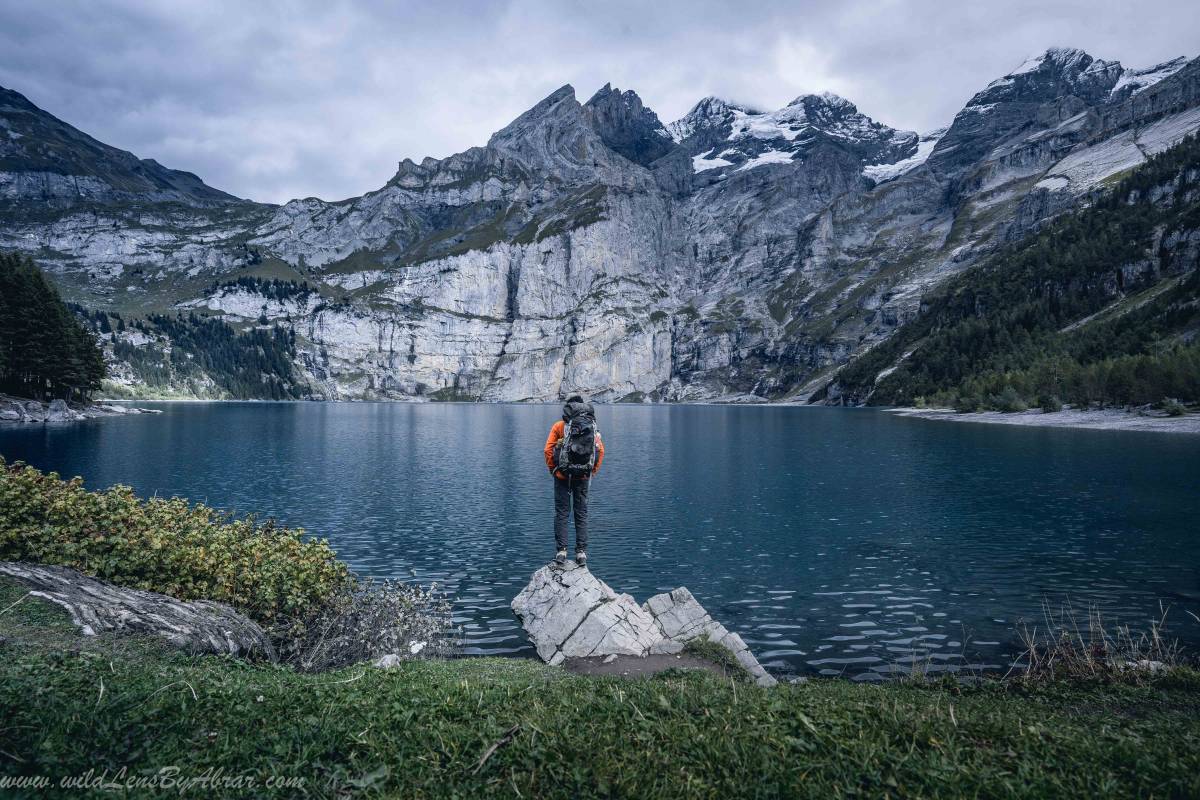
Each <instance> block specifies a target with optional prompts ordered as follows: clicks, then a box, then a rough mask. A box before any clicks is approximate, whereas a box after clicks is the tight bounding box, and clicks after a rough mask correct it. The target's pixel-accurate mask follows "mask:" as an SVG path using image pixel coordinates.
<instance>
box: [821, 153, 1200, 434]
mask: <svg viewBox="0 0 1200 800" xmlns="http://www.w3.org/2000/svg"><path fill="white" fill-rule="evenodd" d="M1198 230H1200V141H1198V140H1197V139H1196V138H1195V137H1192V138H1190V139H1188V140H1186V141H1184V142H1183V143H1181V144H1180V145H1178V146H1177V147H1175V148H1172V149H1171V150H1168V151H1167V152H1165V153H1162V154H1160V155H1158V156H1155V157H1154V158H1152V159H1150V161H1149V162H1147V163H1146V164H1144V165H1143V166H1142V167H1140V168H1139V169H1137V170H1136V171H1134V172H1133V173H1132V174H1131V175H1130V176H1129V177H1127V178H1125V179H1124V180H1122V181H1121V182H1120V183H1119V185H1118V186H1117V187H1116V188H1115V189H1114V190H1113V191H1112V192H1110V193H1108V194H1106V195H1104V196H1103V197H1101V198H1100V199H1098V200H1097V201H1096V202H1095V203H1094V204H1093V205H1092V206H1091V207H1089V208H1086V209H1085V210H1082V211H1079V212H1077V213H1074V214H1070V215H1067V216H1064V217H1063V218H1061V219H1059V220H1057V221H1055V222H1053V223H1051V224H1050V225H1049V226H1047V227H1046V228H1045V229H1043V230H1042V231H1041V232H1039V233H1036V234H1034V235H1032V236H1030V237H1028V238H1026V239H1025V240H1023V241H1022V242H1021V243H1019V244H1018V245H1016V246H1015V247H1013V248H1011V249H1009V250H1007V251H1005V252H1003V253H1000V254H998V255H997V256H995V257H992V258H991V259H989V260H987V261H986V262H984V263H983V264H981V265H980V266H978V267H976V268H973V269H970V270H968V271H966V272H964V273H963V274H962V275H960V276H958V277H956V278H954V279H952V280H950V281H949V282H948V284H947V285H946V286H945V288H943V289H942V290H940V291H938V292H937V293H936V294H934V295H933V296H931V297H930V298H928V300H927V302H926V305H925V307H924V309H923V310H922V312H921V314H920V315H919V316H918V317H917V318H916V319H914V320H912V321H911V322H909V323H908V324H906V325H904V326H903V327H902V328H901V329H900V330H899V331H898V332H897V333H896V334H895V335H894V336H893V337H892V338H891V339H889V340H887V341H886V342H884V343H883V344H881V345H879V346H878V347H876V348H875V349H874V350H872V351H870V352H868V353H867V354H866V355H864V356H863V357H862V358H860V359H858V360H857V361H855V362H854V363H852V364H850V365H848V366H847V367H845V368H843V369H842V370H841V371H840V372H839V373H838V374H837V376H836V377H835V379H834V382H833V383H832V384H831V386H830V387H827V389H826V391H828V390H829V389H830V388H833V387H836V389H837V391H838V392H840V397H842V398H843V399H844V400H846V401H849V402H864V401H865V402H869V403H871V404H875V405H912V404H917V405H920V404H922V403H929V404H936V405H943V406H946V405H948V406H954V407H956V408H958V409H960V410H978V409H997V410H1002V411H1014V410H1019V409H1021V408H1025V407H1027V406H1031V405H1040V406H1042V407H1044V408H1047V409H1052V408H1057V407H1059V406H1061V405H1062V403H1064V402H1065V403H1071V404H1073V405H1077V406H1088V405H1103V406H1125V405H1142V404H1149V403H1159V402H1164V400H1165V399H1166V398H1175V399H1179V400H1183V401H1193V402H1194V401H1197V400H1200V343H1198V342H1197V340H1196V335H1197V332H1200V273H1198V272H1197V264H1196V261H1195V251H1194V247H1193V246H1190V245H1189V244H1188V243H1187V237H1189V236H1194V235H1195V234H1196V231H1198ZM910 351H911V352H910ZM905 353H910V355H908V357H907V358H904V357H903V356H904V354H905ZM893 366H894V367H895V369H894V370H892V371H891V372H890V373H887V374H884V375H883V376H882V377H878V378H877V376H880V375H881V373H884V371H885V370H887V369H888V368H889V367H893ZM1167 405H1172V406H1173V404H1171V403H1167Z"/></svg>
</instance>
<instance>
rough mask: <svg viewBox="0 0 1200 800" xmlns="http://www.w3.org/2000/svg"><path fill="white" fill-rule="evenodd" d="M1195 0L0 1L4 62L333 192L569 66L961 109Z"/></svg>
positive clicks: (1155, 45) (52, 103)
mask: <svg viewBox="0 0 1200 800" xmlns="http://www.w3.org/2000/svg"><path fill="white" fill-rule="evenodd" d="M1198 42H1200V11H1198V10H1197V6H1196V4H1195V2H1194V1H1193V0H1147V1H1146V2H1142V3H1139V4H1133V3H1127V2H1108V1H1107V0H1092V2H1076V1H1075V0H1071V1H1070V2H1028V1H1023V2H993V3H983V2H971V3H948V2H928V1H925V2H916V1H914V2H900V1H899V0H890V1H885V2H858V1H856V2H837V1H836V0H821V1H820V2H804V3H796V2H792V3H784V2H749V1H745V2H721V3H719V2H709V1H708V0H692V2H665V1H662V0H660V2H657V3H634V2H615V3H614V2H606V3H579V2H554V1H553V0H509V1H508V2H503V3H479V2H459V3H453V2H442V3H425V2H400V3H397V2H382V0H380V1H379V2H354V3H351V2H334V3H329V2H323V3H321V2H312V3H298V2H282V1H281V2H258V3H253V4H249V3H203V4H201V3H194V4H188V3H182V2H169V1H166V2H151V1H150V0H140V1H137V2H134V1H131V2H119V3H99V2H95V3H72V4H67V3H40V4H32V3H19V2H4V3H0V84H2V85H4V86H7V87H9V88H12V89H15V90H17V91H19V92H22V93H23V94H26V95H27V96H28V97H29V98H30V99H31V100H33V102H35V103H37V104H38V105H40V106H41V107H43V108H45V109H46V110H48V111H50V112H51V113H53V114H55V115H57V116H59V117H61V118H63V119H65V120H67V121H68V122H70V123H72V124H73V125H76V126H77V127H79V128H81V129H83V130H84V131H87V132H88V133H91V134H92V135H94V136H96V137H97V138H99V139H101V140H103V141H106V142H108V143H110V144H113V145H116V146H118V147H122V148H125V149H128V150H131V151H133V152H135V153H137V154H138V155H140V156H142V157H152V158H155V159H157V160H158V161H160V162H162V163H163V164H166V165H168V166H171V167H175V168H178V169H187V170H190V171H192V172H195V173H197V174H198V175H200V176H201V177H202V178H203V179H204V180H205V181H206V182H208V183H210V184H212V185H213V186H216V187H218V188H221V189H224V190H226V191H230V192H233V193H234V194H238V195H241V196H244V197H251V198H254V199H256V200H265V201H273V202H282V201H285V200H287V199H290V198H292V197H303V196H309V195H316V196H319V197H323V198H325V199H338V198H342V197H348V196H351V195H356V194H361V193H362V192H364V191H368V190H370V189H374V188H377V187H379V186H380V185H382V184H383V182H384V181H385V180H387V178H389V177H390V176H391V174H392V173H393V172H394V170H395V166H396V162H397V161H399V160H400V159H402V158H404V157H412V158H414V159H418V160H419V159H420V158H421V157H423V156H426V155H432V156H445V155H448V154H450V153H453V152H457V151H460V150H463V149H465V148H467V147H470V146H472V145H477V144H482V143H484V142H486V141H487V138H488V136H489V135H490V134H491V133H492V132H493V131H495V130H496V129H498V128H500V127H502V126H503V125H505V124H506V123H507V122H509V121H510V120H511V119H512V118H514V117H515V116H517V115H518V114H520V113H521V112H522V111H524V110H525V109H526V108H528V107H529V106H531V105H533V104H534V103H535V102H537V101H538V100H539V99H541V98H542V97H543V96H545V95H546V94H548V93H549V92H551V91H553V90H554V89H555V88H557V87H558V86H561V85H562V84H564V83H571V84H573V85H574V86H575V87H576V89H577V91H578V93H579V96H580V99H581V100H584V99H586V98H587V97H588V96H589V95H590V94H591V93H592V92H593V91H595V90H596V89H597V88H598V87H600V86H601V85H603V84H604V83H606V82H610V81H611V82H612V83H613V85H615V86H619V87H621V88H622V89H626V88H629V89H634V90H636V91H637V92H638V93H639V94H640V95H641V96H642V98H643V99H644V100H645V101H646V103H647V104H648V105H649V106H650V107H651V108H653V109H654V110H655V111H657V112H658V114H659V116H660V117H661V118H662V119H663V120H664V121H669V120H671V119H674V118H677V117H678V116H680V115H682V114H683V113H685V112H686V111H687V110H688V108H689V107H690V106H691V105H692V104H693V103H695V102H696V100H698V99H699V98H701V97H702V96H705V95H708V94H716V95H719V96H724V97H729V98H733V99H737V100H740V101H742V102H746V103H750V104H754V105H758V106H761V107H764V108H775V107H778V106H781V105H783V104H784V103H786V102H788V101H789V100H790V99H791V98H793V97H794V96H796V95H798V94H802V93H805V92H810V91H820V90H824V89H828V90H831V91H836V92H838V93H839V94H842V95H845V96H846V97H849V98H850V99H852V100H853V101H854V102H855V103H857V104H858V106H859V108H860V109H862V110H863V111H864V112H865V113H868V114H870V115H871V116H873V117H875V118H877V119H880V120H882V121H884V122H887V123H889V124H891V125H896V126H898V127H905V128H912V129H916V130H928V129H930V128H933V127H937V126H939V125H944V124H946V123H948V122H949V120H950V119H951V118H952V117H953V115H954V113H955V112H956V111H957V110H958V109H959V108H960V107H961V106H962V104H963V103H964V102H965V101H966V100H967V98H969V97H970V96H971V95H972V94H973V93H974V92H976V91H977V90H979V89H980V88H982V87H983V86H984V85H985V84H986V83H987V82H988V81H990V80H991V79H992V78H995V77H997V76H999V75H1002V74H1004V73H1005V72H1007V71H1009V70H1011V69H1012V68H1013V67H1015V66H1016V65H1017V64H1019V63H1020V62H1021V61H1022V60H1023V59H1024V58H1025V57H1026V56H1028V55H1031V54H1033V53H1036V52H1039V51H1041V50H1044V49H1045V48H1046V47H1048V46H1051V45H1060V44H1061V45H1072V46H1077V47H1082V48H1084V49H1086V50H1088V52H1090V53H1092V54H1093V55H1095V56H1097V57H1101V58H1109V59H1119V60H1121V61H1122V62H1123V63H1124V64H1126V65H1128V66H1145V65H1149V64H1152V63H1156V62H1158V61H1162V60H1165V59H1167V58H1171V57H1174V56H1176V55H1188V56H1194V55H1196V47H1197V43H1198Z"/></svg>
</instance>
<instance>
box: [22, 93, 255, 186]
mask: <svg viewBox="0 0 1200 800" xmlns="http://www.w3.org/2000/svg"><path fill="white" fill-rule="evenodd" d="M0 132H2V133H3V135H4V140H3V148H2V151H3V156H4V161H5V166H4V171H5V172H8V173H15V174H21V173H28V174H33V175H37V176H39V177H38V178H37V179H36V180H34V181H24V180H22V181H18V182H17V183H16V184H14V186H15V187H16V188H14V189H13V190H12V191H13V192H15V193H16V194H10V195H8V197H9V198H10V199H11V198H12V197H18V198H20V197H22V196H23V193H26V192H31V193H33V194H34V195H35V196H36V197H38V198H39V200H46V201H48V202H50V203H51V204H57V205H62V206H67V205H72V204H75V203H79V202H97V203H109V202H125V201H127V200H130V199H137V200H152V201H165V202H169V201H174V202H182V203H186V204H189V205H212V204H224V203H231V202H244V201H241V200H239V198H236V197H234V196H233V195H230V194H226V193H225V192H222V191H220V190H218V189H214V188H212V187H211V186H208V185H207V184H205V183H204V182H203V181H201V180H200V179H199V178H198V177H196V176H195V175H194V174H192V173H191V172H185V171H182V170H174V169H168V168H167V167H164V166H162V165H161V164H159V163H158V162H157V161H155V160H154V159H152V158H147V159H141V158H138V157H137V156H136V155H134V154H133V153H130V152H128V151H126V150H120V149H118V148H116V147H112V146H110V145H107V144H104V143H103V142H100V141H97V140H96V139H93V138H92V137H91V136H88V135H87V134H86V133H84V132H83V131H81V130H79V129H77V128H75V127H74V126H72V125H71V124H69V123H67V122H64V121H63V120H61V119H59V118H58V117H55V116H54V115H53V114H50V113H49V112H47V111H44V110H42V109H41V108H39V107H38V106H37V105H35V104H34V103H33V102H32V101H30V100H29V99H28V98H27V97H25V96H24V95H22V94H21V93H20V92H16V91H13V90H12V89H6V88H4V87H0Z"/></svg>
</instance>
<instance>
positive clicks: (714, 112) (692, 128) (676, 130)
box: [667, 96, 758, 143]
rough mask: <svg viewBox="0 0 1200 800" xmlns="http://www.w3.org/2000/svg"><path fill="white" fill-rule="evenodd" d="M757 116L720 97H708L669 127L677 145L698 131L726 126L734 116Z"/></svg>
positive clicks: (747, 109)
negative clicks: (736, 114)
mask: <svg viewBox="0 0 1200 800" xmlns="http://www.w3.org/2000/svg"><path fill="white" fill-rule="evenodd" d="M735 112H737V113H741V114H756V113H758V112H756V111H754V110H753V109H750V108H746V107H745V106H739V105H736V104H734V103H730V102H728V101H725V100H722V99H721V98H719V97H711V96H709V97H706V98H704V99H703V100H701V101H700V102H699V103H696V105H694V106H692V110H691V111H689V112H688V113H687V114H685V115H684V116H682V117H680V118H679V119H677V120H675V121H674V122H672V123H671V124H670V125H668V126H667V131H668V132H669V134H670V136H671V139H672V140H674V141H675V142H676V143H679V142H682V141H683V140H684V139H686V138H688V137H689V136H691V135H692V134H694V133H695V132H696V131H698V130H703V129H705V128H714V127H720V126H721V125H724V124H725V123H726V122H727V121H728V120H729V118H730V117H731V116H733V114H734V113H735Z"/></svg>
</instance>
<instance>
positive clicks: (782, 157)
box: [737, 150, 792, 172]
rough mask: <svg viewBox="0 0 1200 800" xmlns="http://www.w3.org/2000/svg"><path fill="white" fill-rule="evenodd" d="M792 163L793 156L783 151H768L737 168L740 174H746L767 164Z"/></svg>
mask: <svg viewBox="0 0 1200 800" xmlns="http://www.w3.org/2000/svg"><path fill="white" fill-rule="evenodd" d="M790 163H792V154H791V153H785V152H784V151H782V150H767V151H766V152H764V153H761V154H760V155H758V156H756V157H754V158H752V159H750V160H749V161H747V162H746V163H745V164H742V165H741V166H740V167H738V168H737V171H738V172H745V171H746V170H748V169H754V168H755V167H761V166H765V165H767V164H790Z"/></svg>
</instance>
